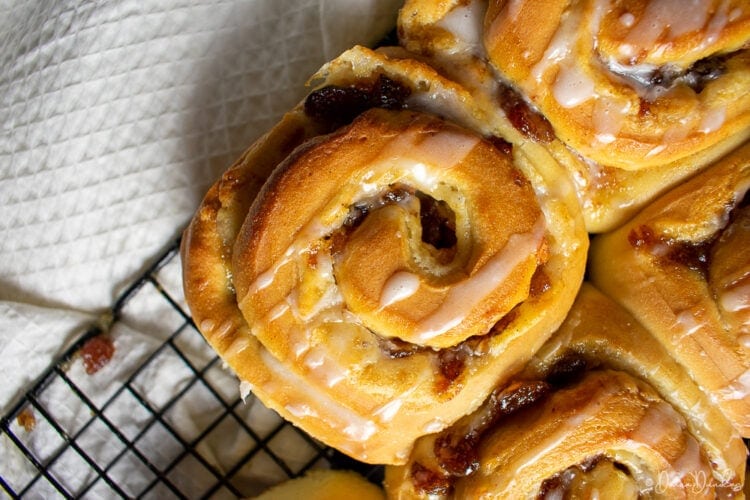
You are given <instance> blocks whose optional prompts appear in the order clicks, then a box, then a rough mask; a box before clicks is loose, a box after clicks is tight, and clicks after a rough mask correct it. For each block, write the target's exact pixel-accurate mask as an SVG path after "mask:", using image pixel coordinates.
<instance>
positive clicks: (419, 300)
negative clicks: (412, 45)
mask: <svg viewBox="0 0 750 500" xmlns="http://www.w3.org/2000/svg"><path fill="white" fill-rule="evenodd" d="M313 81H315V82H316V88H315V89H314V90H313V91H312V92H311V93H310V94H309V96H308V97H307V98H306V100H305V102H304V103H301V104H300V106H298V107H297V108H296V109H295V110H292V111H291V112H290V113H289V114H288V115H287V116H286V117H285V118H284V119H283V120H282V121H281V122H280V124H279V125H278V126H277V127H276V128H275V129H273V130H272V131H271V132H270V133H269V134H268V135H267V136H266V137H264V138H263V139H261V140H260V141H259V142H258V143H257V144H256V145H254V146H253V147H252V148H251V149H250V150H249V151H248V153H247V154H246V155H245V156H244V157H243V158H242V159H241V160H240V161H239V162H238V163H237V164H236V165H235V166H234V167H233V168H232V169H230V170H229V171H228V172H227V173H226V174H225V175H224V177H223V178H222V179H221V180H220V181H219V182H218V183H217V184H216V185H215V186H214V187H213V188H212V190H211V191H209V194H208V195H207V197H206V199H205V200H204V202H203V205H202V207H201V209H200V210H199V212H198V214H197V215H196V217H195V218H194V220H193V222H192V223H191V226H190V227H189V228H188V230H187V232H186V237H185V239H184V240H183V249H182V253H183V261H184V278H185V283H186V286H185V288H186V297H187V300H188V303H189V304H190V307H191V312H192V313H193V316H194V319H195V322H196V325H197V326H198V327H199V329H200V330H201V332H202V333H203V334H204V336H205V337H206V338H207V339H208V340H209V342H210V343H211V344H212V345H213V346H214V348H215V349H216V350H217V351H218V352H219V353H220V354H221V355H222V357H223V358H224V359H225V360H226V362H227V363H228V364H229V366H230V367H231V368H232V369H233V370H234V371H235V372H236V373H237V374H238V376H239V377H240V379H241V380H242V387H243V388H245V389H247V390H250V391H252V392H253V393H254V394H255V395H256V396H257V397H258V398H260V399H261V401H262V402H263V403H265V404H266V405H267V406H269V407H271V408H273V409H275V410H276V411H278V412H279V413H280V414H281V415H282V416H284V417H285V418H287V419H288V420H290V421H291V422H293V423H294V424H296V425H298V426H300V427H301V428H302V429H304V430H305V431H307V432H308V433H309V434H310V435H312V436H313V437H315V438H317V439H319V440H321V441H323V442H324V443H326V444H328V445H331V446H334V447H336V448H338V449H339V450H341V451H343V452H345V453H347V454H348V455H350V456H352V457H354V458H357V459H359V460H362V461H366V462H372V463H401V462H403V461H404V460H406V458H407V456H408V453H409V451H410V449H411V446H412V445H413V442H414V441H415V440H416V439H417V438H418V437H419V436H421V435H424V434H427V433H430V432H434V431H436V430H439V429H441V428H443V427H445V426H447V425H449V424H450V423H452V422H453V421H455V420H457V419H459V418H460V417H462V416H463V415H465V414H466V413H467V411H469V410H470V409H473V408H476V407H477V406H478V405H479V404H480V403H481V401H482V400H483V399H484V398H485V397H486V396H487V394H489V393H490V391H491V390H492V388H493V387H494V386H495V385H496V384H497V383H499V382H500V381H502V380H505V379H507V377H509V376H510V374H511V373H512V372H513V371H514V370H516V369H517V368H518V367H519V366H522V365H523V364H524V363H525V362H526V361H528V359H529V358H530V357H531V355H532V354H533V352H534V351H535V349H537V348H538V347H539V346H541V345H542V343H543V342H544V341H545V340H546V339H547V338H548V336H549V335H550V334H551V333H552V332H553V331H554V330H555V328H557V326H558V325H559V324H560V323H561V322H562V320H563V319H564V316H565V313H566V312H567V310H568V308H569V307H570V304H571V303H572V301H573V299H574V297H575V293H576V291H577V289H578V286H579V284H580V282H581V280H582V276H583V271H584V266H585V258H586V257H585V256H586V252H587V249H588V238H587V235H586V232H585V228H584V225H583V222H582V218H581V214H580V211H579V209H578V206H577V203H576V201H575V199H574V198H573V197H572V190H570V189H569V188H566V187H565V183H564V181H562V182H560V181H559V179H560V175H561V173H560V170H559V169H560V167H559V165H557V164H556V163H555V162H554V161H553V160H552V159H551V157H549V156H546V155H545V154H544V153H543V152H542V151H533V152H528V151H522V150H518V149H517V148H515V147H514V146H513V145H512V144H511V143H509V142H508V141H506V140H504V139H503V138H502V137H501V136H500V135H498V131H502V130H503V129H504V127H506V126H507V124H505V123H504V122H503V123H501V121H502V117H497V116H488V115H486V114H485V112H484V111H482V109H481V108H480V107H478V106H476V105H475V104H474V101H473V99H472V97H471V95H470V94H469V93H468V92H467V91H466V90H465V89H463V88H462V87H461V86H460V85H458V84H456V83H455V82H452V81H450V80H448V79H446V78H444V77H442V76H440V75H439V74H438V73H437V72H435V71H434V70H433V69H431V68H429V67H428V66H426V65H423V64H421V63H418V62H416V61H414V60H410V59H406V58H403V57H402V54H401V53H400V52H399V51H384V52H373V51H370V50H367V49H363V48H355V49H352V50H350V51H347V52H346V53H344V54H342V56H340V57H339V58H337V59H336V60H334V61H332V62H331V63H329V64H327V65H326V66H325V67H324V68H323V69H322V70H321V72H320V73H319V74H318V75H316V76H315V78H314V79H313ZM347 114H348V116H346V115H347ZM344 116H346V118H345V119H342V117H344ZM446 118H448V119H446ZM259 167H260V168H261V170H260V173H258V172H259V170H258V169H259ZM261 184H262V188H261V187H260V186H261ZM566 192H567V193H568V194H567V195H565V193H566Z"/></svg>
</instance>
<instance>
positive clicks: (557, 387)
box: [385, 283, 747, 499]
mask: <svg viewBox="0 0 750 500" xmlns="http://www.w3.org/2000/svg"><path fill="white" fill-rule="evenodd" d="M524 399H526V400H527V401H528V402H527V403H524ZM514 405H515V406H516V407H517V409H516V408H514ZM488 422H489V424H488ZM473 450H477V451H476V452H474V451H473ZM746 453H747V451H746V449H745V447H744V445H743V442H742V439H741V438H740V436H739V434H738V433H737V431H736V430H735V429H734V428H733V427H732V425H731V423H730V422H729V421H728V420H727V419H726V417H725V416H724V415H723V414H722V412H721V411H720V410H719V409H718V408H717V407H716V406H715V405H714V404H713V403H712V402H711V401H710V400H709V398H708V397H707V396H706V395H705V394H704V393H703V392H702V391H701V390H700V388H699V387H698V386H697V385H695V383H694V382H693V381H692V380H691V379H690V377H689V376H688V374H687V373H686V372H685V370H684V369H683V368H682V367H681V366H680V365H678V364H677V363H676V362H675V361H674V360H672V359H671V357H670V354H669V353H668V351H667V350H666V349H664V347H663V346H661V345H660V344H659V342H658V341H657V340H656V339H655V338H654V337H652V336H651V335H650V334H649V333H648V332H647V331H646V330H645V329H644V328H643V327H642V326H641V325H640V324H639V323H638V322H637V320H636V319H635V318H634V317H633V316H631V315H630V314H629V313H628V312H627V311H625V310H624V309H622V308H621V307H620V306H618V305H617V304H616V303H615V302H614V301H612V300H611V299H610V298H608V297H606V296H605V295H603V294H602V293H601V292H599V291H598V290H597V289H595V288H594V287H593V286H591V285H590V284H587V283H584V285H583V286H582V288H581V291H580V292H579V295H578V297H577V298H576V302H575V304H574V305H573V307H572V308H571V312H570V314H569V315H568V317H567V318H566V320H565V322H563V324H562V325H561V327H560V329H559V330H558V331H557V332H556V333H555V334H554V335H553V336H552V337H551V338H550V340H549V341H548V342H547V343H546V344H545V345H544V346H543V347H542V348H541V349H540V350H539V351H538V353H537V354H536V355H535V357H534V358H533V359H532V361H531V362H530V363H529V365H528V366H527V367H526V368H525V370H524V371H523V372H522V373H520V374H519V375H518V376H517V378H516V380H515V381H514V382H512V383H510V384H508V385H507V386H506V387H504V388H503V389H502V390H499V389H498V390H497V391H495V392H494V393H493V397H492V398H490V399H489V400H488V401H487V402H486V403H485V405H484V406H483V407H482V408H481V409H480V410H478V411H477V412H476V414H474V415H470V416H467V417H465V418H463V419H462V420H460V421H459V422H457V423H456V424H455V425H454V426H453V427H451V428H449V429H447V430H445V431H443V432H441V433H438V434H435V435H431V436H426V437H424V438H422V439H420V440H419V441H418V442H417V444H416V446H415V451H414V452H413V453H412V456H411V457H410V461H409V463H407V464H406V465H404V466H399V467H388V468H387V469H386V482H385V486H386V491H387V493H388V495H389V498H403V499H407V498H428V497H429V498H474V497H477V496H481V495H482V494H491V495H494V496H496V497H500V498H504V497H506V496H508V495H509V494H510V492H511V491H512V492H513V495H514V496H517V497H521V498H537V497H538V496H539V495H540V494H541V493H542V492H544V493H546V494H547V495H553V492H556V494H557V496H556V498H559V497H562V496H563V495H570V496H571V497H575V495H576V493H577V494H580V495H582V496H583V497H585V498H588V497H589V496H588V495H587V494H586V492H589V494H590V495H593V491H598V493H599V495H600V496H602V497H606V498H626V497H631V496H632V497H636V496H638V495H639V494H641V495H644V494H650V495H653V494H654V493H656V497H657V498H662V497H663V498H680V497H682V496H683V495H687V496H688V497H691V498H692V497H708V498H734V497H735V495H737V494H738V492H739V491H741V489H742V485H743V481H744V465H745V458H746ZM461 460H463V461H464V466H463V467H455V463H456V462H461ZM455 469H460V470H464V471H466V472H464V473H460V474H456V472H455ZM447 471H450V473H449V474H446V472H447ZM626 493H627V495H626ZM430 494H432V495H433V496H429V495H430ZM623 495H624V496H623ZM564 497H565V498H567V497H568V496H564Z"/></svg>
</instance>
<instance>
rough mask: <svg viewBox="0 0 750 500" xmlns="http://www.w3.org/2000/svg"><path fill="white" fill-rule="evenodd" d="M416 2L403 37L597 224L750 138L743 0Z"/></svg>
mask: <svg viewBox="0 0 750 500" xmlns="http://www.w3.org/2000/svg"><path fill="white" fill-rule="evenodd" d="M680 6H681V3H680V2H673V1H667V0H652V1H628V2H611V1H607V0H590V1H589V0H585V1H584V0H579V1H560V2H558V1H555V2H551V3H550V2H536V1H529V2H525V1H494V0H490V1H488V0H471V1H464V0H450V1H444V2H433V1H430V0H407V2H405V5H404V8H403V9H402V11H401V15H400V16H399V40H400V43H401V44H403V45H404V46H405V47H406V48H408V49H409V50H411V51H413V52H415V53H418V54H420V57H423V58H425V59H426V60H428V61H430V63H431V64H433V65H435V66H436V67H438V68H440V70H441V71H442V72H444V73H445V74H448V75H450V76H451V77H453V78H455V79H457V80H459V81H461V82H462V83H463V84H464V85H466V86H467V87H469V88H471V89H472V92H473V93H474V94H475V95H476V96H477V98H478V99H483V101H484V102H483V106H486V107H493V106H494V107H497V108H500V109H502V111H503V112H504V113H505V114H506V115H507V117H508V119H509V121H510V122H511V123H512V124H513V126H514V127H515V129H516V133H517V134H518V135H519V138H516V139H514V140H515V141H516V142H520V143H528V142H534V143H537V144H540V145H543V146H544V147H545V148H547V149H548V150H549V152H550V153H551V154H552V155H553V156H554V157H555V158H556V159H557V160H558V161H559V162H560V163H561V164H562V165H564V166H565V168H566V169H567V171H568V174H569V176H570V178H571V179H572V181H573V184H574V187H575V189H576V193H577V196H578V198H579V200H580V203H581V206H582V207H583V211H584V216H585V218H586V224H587V228H588V230H589V231H590V232H597V233H598V232H604V231H608V230H611V229H614V228H615V227H617V226H619V225H621V224H622V223H624V222H625V221H626V220H627V219H628V218H629V217H631V216H632V215H634V214H635V213H636V212H637V211H638V210H639V209H640V208H642V207H643V206H644V205H645V204H647V203H648V202H649V201H651V200H653V199H654V198H655V197H656V196H658V195H659V194H661V193H663V192H664V191H665V190H666V189H668V188H669V187H672V186H674V185H676V184H678V183H680V182H681V181H683V180H685V179H686V178H688V177H690V176H691V175H694V174H695V173H696V172H697V171H699V170H701V169H703V168H704V167H706V166H707V165H708V164H710V163H711V162H712V161H714V160H716V159H717V158H719V157H721V156H722V155H724V154H726V153H728V152H729V151H730V150H732V149H733V148H735V147H737V146H738V145H740V144H741V143H742V142H743V141H744V140H746V139H747V138H748V137H749V136H750V97H749V96H748V94H747V92H746V91H745V89H746V88H747V87H748V84H750V53H749V52H748V50H747V42H748V40H750V12H749V11H748V9H747V4H746V3H743V2H718V1H702V2H695V4H691V7H690V8H689V9H687V10H685V12H687V11H689V12H690V14H689V15H687V14H685V15H683V12H682V10H681V8H680Z"/></svg>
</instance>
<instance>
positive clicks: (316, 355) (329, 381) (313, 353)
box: [302, 346, 347, 387]
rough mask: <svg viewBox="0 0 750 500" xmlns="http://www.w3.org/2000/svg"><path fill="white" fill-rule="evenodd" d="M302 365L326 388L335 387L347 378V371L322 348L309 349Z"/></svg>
mask: <svg viewBox="0 0 750 500" xmlns="http://www.w3.org/2000/svg"><path fill="white" fill-rule="evenodd" d="M302 364H303V365H305V366H306V367H307V368H308V369H309V370H310V372H312V373H313V374H315V375H316V376H317V377H318V378H320V379H321V380H323V383H324V384H325V385H326V387H334V386H335V385H337V384H338V383H339V382H341V381H342V380H345V379H346V376H347V373H346V370H345V369H343V368H342V367H341V366H339V365H338V363H336V361H335V360H334V359H332V358H331V357H330V356H329V354H328V352H327V351H326V350H325V349H323V348H322V347H320V346H318V347H314V348H312V349H309V350H308V351H307V352H306V353H305V355H304V358H303V360H302Z"/></svg>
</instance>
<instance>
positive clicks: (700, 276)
mask: <svg viewBox="0 0 750 500" xmlns="http://www.w3.org/2000/svg"><path fill="white" fill-rule="evenodd" d="M749 158H750V145H745V146H743V147H741V148H739V149H738V150H736V151H734V152H733V153H732V154H730V155H728V156H727V157H725V158H723V159H722V160H720V161H719V162H718V163H717V164H716V165H714V166H712V167H711V168H710V169H708V170H706V171H705V172H703V173H701V174H700V175H699V176H697V177H695V178H694V179H691V180H690V181H689V182H686V183H685V184H683V185H681V186H679V187H677V188H676V189H674V190H672V191H670V192H669V193H667V194H665V195H664V196H662V197H661V198H659V199H658V200H657V201H655V202H654V203H652V204H651V205H649V206H648V207H647V208H646V209H644V210H643V211H642V212H641V213H640V214H638V215H637V216H636V217H635V218H634V219H633V220H631V221H630V222H629V223H628V224H626V225H625V226H623V227H622V228H620V229H618V230H617V231H614V232H612V233H609V234H606V235H603V236H601V237H600V238H597V240H596V243H595V245H594V246H593V247H592V251H591V255H590V258H591V276H592V279H593V281H594V283H595V284H596V285H597V286H599V287H600V288H601V289H602V290H603V291H605V292H606V293H607V294H609V295H611V296H612V297H613V298H614V299H616V300H617V301H618V302H620V303H622V304H623V305H624V306H625V307H626V308H627V309H628V310H630V311H631V312H632V313H633V315H634V316H636V317H637V318H638V319H639V321H641V322H642V323H643V324H644V325H645V326H646V327H647V328H648V329H649V330H650V331H651V333H652V334H653V335H654V336H655V337H656V338H658V339H659V341H660V342H661V343H662V344H663V345H664V346H665V348H666V349H667V350H668V351H669V352H670V353H671V354H672V356H673V357H674V358H675V359H676V360H677V361H678V362H679V363H680V364H681V365H682V366H683V367H684V368H685V370H686V371H687V372H688V373H690V375H691V377H692V378H693V379H694V380H695V382H696V383H697V384H698V385H699V386H700V387H702V388H703V389H704V390H705V391H706V392H707V393H708V395H709V397H710V398H711V399H712V400H713V401H714V402H715V403H716V404H717V405H718V406H719V407H720V408H721V409H722V410H723V411H724V412H725V413H726V414H727V416H728V417H729V418H730V420H731V421H732V422H733V423H734V425H735V426H736V427H737V429H738V430H739V431H740V433H741V434H742V435H744V436H748V435H750V420H749V419H748V417H749V416H750V375H749V374H750V348H748V343H747V341H746V339H747V333H746V331H744V332H743V329H742V327H740V325H738V321H734V322H733V321H732V320H731V318H727V317H726V316H725V314H726V311H722V307H721V303H722V301H723V300H724V301H726V300H727V299H728V298H732V297H733V296H732V295H731V294H735V296H734V297H733V302H732V303H731V304H732V305H731V307H730V308H733V309H735V310H737V311H741V310H744V309H746V308H748V299H749V298H750V295H748V294H742V293H739V294H736V292H737V290H742V284H741V283H740V281H741V277H742V276H743V275H744V274H746V273H748V269H749V268H748V266H749V265H750V263H748V262H747V261H746V260H745V261H744V262H739V263H737V262H735V263H734V264H733V266H732V268H733V272H734V273H735V276H734V278H732V279H730V280H729V281H728V282H727V281H726V279H722V278H719V277H718V276H721V275H722V271H721V269H715V266H716V265H720V264H719V263H718V262H717V263H715V265H714V266H713V267H714V269H713V270H711V267H712V266H710V265H709V267H708V268H706V267H705V265H704V264H703V261H705V260H707V259H708V260H709V261H710V260H711V254H710V252H712V251H714V252H716V251H719V252H721V251H722V250H721V248H722V247H723V246H724V245H729V247H728V248H731V245H736V244H737V243H736V242H731V241H730V242H728V243H727V242H725V241H723V240H722V239H720V240H719V241H717V242H713V240H714V239H715V238H717V237H719V236H720V235H721V234H722V232H726V231H727V229H726V228H727V227H729V226H728V224H729V221H730V217H731V216H732V212H733V211H734V210H735V207H738V205H739V204H740V202H741V201H742V198H743V196H744V193H746V192H747V190H748V187H750V160H749ZM739 236H740V237H741V238H747V233H746V232H744V233H743V232H739ZM748 244H749V243H748V241H747V240H745V243H744V246H745V247H746V246H747V245H748ZM736 253H737V256H738V257H742V256H743V255H744V256H745V257H746V256H747V254H746V253H744V252H742V251H738V252H736ZM738 272H739V274H737V273H738ZM714 274H718V276H714V277H717V278H718V281H717V280H715V279H713V278H712V276H713V275H714ZM735 280H738V281H736V282H735ZM735 285H739V286H740V288H739V289H736V288H734V287H735ZM745 328H746V327H745Z"/></svg>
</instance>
